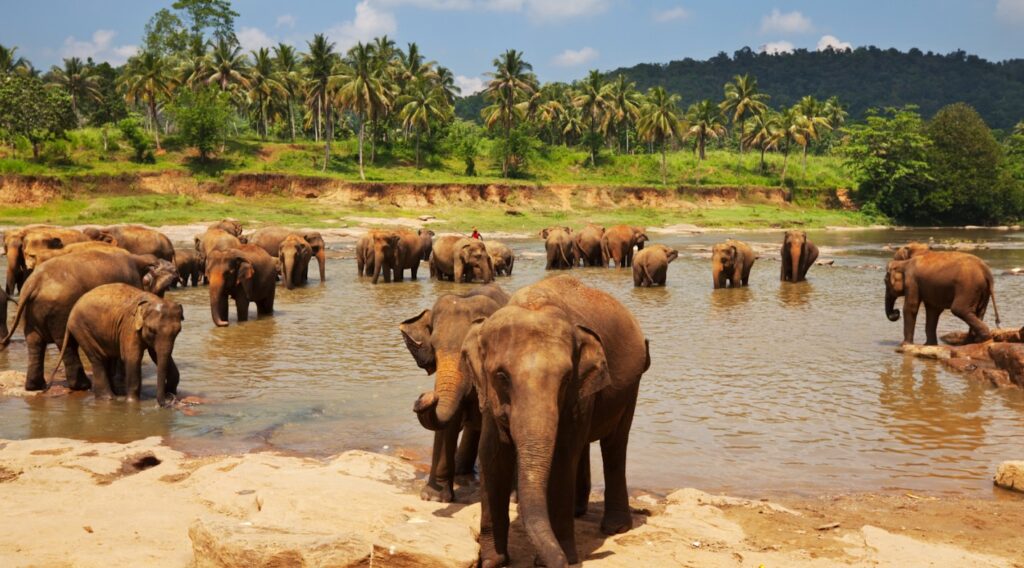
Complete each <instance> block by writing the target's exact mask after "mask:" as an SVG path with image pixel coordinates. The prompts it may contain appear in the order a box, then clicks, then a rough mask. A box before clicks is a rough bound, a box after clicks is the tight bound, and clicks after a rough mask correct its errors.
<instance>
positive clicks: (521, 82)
mask: <svg viewBox="0 0 1024 568" xmlns="http://www.w3.org/2000/svg"><path fill="white" fill-rule="evenodd" d="M492 65H494V71H492V72H490V73H488V74H487V76H488V77H490V78H491V80H490V81H489V82H488V83H487V88H486V90H485V91H484V94H485V96H486V97H487V99H488V100H490V101H491V105H490V106H488V107H487V108H485V109H484V110H483V112H482V116H483V119H484V124H485V125H486V126H487V128H494V127H500V128H501V129H502V130H503V132H504V135H505V145H504V147H505V151H504V155H503V158H502V162H501V175H502V177H508V169H509V158H510V152H509V151H510V149H511V147H512V143H511V142H512V140H511V138H512V128H513V127H514V126H516V125H517V124H518V123H519V122H520V121H522V119H523V117H524V116H525V113H524V112H523V106H522V103H524V102H526V101H527V99H528V98H529V97H530V95H532V94H533V93H534V92H535V91H536V90H537V77H536V76H535V75H534V74H533V65H530V64H529V63H528V62H526V61H524V60H523V53H522V52H521V51H516V50H514V49H509V50H507V51H505V52H504V53H502V54H501V55H500V56H499V57H496V58H495V59H494V61H493V62H492Z"/></svg>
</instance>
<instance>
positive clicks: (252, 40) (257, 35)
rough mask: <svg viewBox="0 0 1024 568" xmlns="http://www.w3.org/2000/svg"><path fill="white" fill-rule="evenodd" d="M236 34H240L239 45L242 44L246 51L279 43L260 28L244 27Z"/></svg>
mask: <svg viewBox="0 0 1024 568" xmlns="http://www.w3.org/2000/svg"><path fill="white" fill-rule="evenodd" d="M235 35H237V36H238V45H240V46H242V49H244V50H246V51H253V50H256V49H259V48H261V47H273V46H275V45H277V41H275V40H274V39H273V38H272V37H270V36H268V35H267V34H266V32H264V31H263V30H261V29H259V28H248V27H243V28H241V29H240V30H238V33H237V34H235Z"/></svg>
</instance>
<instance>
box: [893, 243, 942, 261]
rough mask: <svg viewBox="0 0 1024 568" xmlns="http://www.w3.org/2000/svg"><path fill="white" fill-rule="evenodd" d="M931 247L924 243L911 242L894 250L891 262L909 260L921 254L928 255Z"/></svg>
mask: <svg viewBox="0 0 1024 568" xmlns="http://www.w3.org/2000/svg"><path fill="white" fill-rule="evenodd" d="M931 250H932V247H930V246H928V245H927V244H926V243H919V242H911V243H907V244H905V245H903V246H901V247H900V248H898V249H896V253H895V254H893V255H892V259H893V260H910V259H911V258H914V257H915V256H921V255H922V254H928V253H929V252H931Z"/></svg>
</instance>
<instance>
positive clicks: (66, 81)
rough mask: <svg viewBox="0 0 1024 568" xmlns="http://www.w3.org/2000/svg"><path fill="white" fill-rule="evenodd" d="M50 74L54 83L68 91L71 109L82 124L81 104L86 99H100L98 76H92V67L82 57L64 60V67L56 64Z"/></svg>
mask: <svg viewBox="0 0 1024 568" xmlns="http://www.w3.org/2000/svg"><path fill="white" fill-rule="evenodd" d="M50 76H51V79H52V81H53V84H54V85H57V86H59V87H60V88H61V89H64V90H65V91H67V93H68V96H70V97H71V110H72V112H74V113H75V117H76V118H77V120H78V124H79V125H81V124H82V117H81V114H80V113H79V106H80V104H81V102H82V101H83V100H84V99H92V100H94V101H98V100H99V98H100V92H99V87H98V84H97V81H96V78H95V77H93V76H92V69H90V68H89V67H88V66H87V65H86V64H85V63H84V62H83V61H82V60H81V59H79V58H77V57H71V58H68V59H65V60H64V66H63V67H57V66H56V65H54V66H53V68H52V69H51V70H50Z"/></svg>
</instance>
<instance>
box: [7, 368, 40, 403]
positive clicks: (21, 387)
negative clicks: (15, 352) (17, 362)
mask: <svg viewBox="0 0 1024 568" xmlns="http://www.w3.org/2000/svg"><path fill="white" fill-rule="evenodd" d="M35 395H36V393H35V392H29V391H27V390H25V373H22V372H21V371H0V396H20V397H26V396H35Z"/></svg>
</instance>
